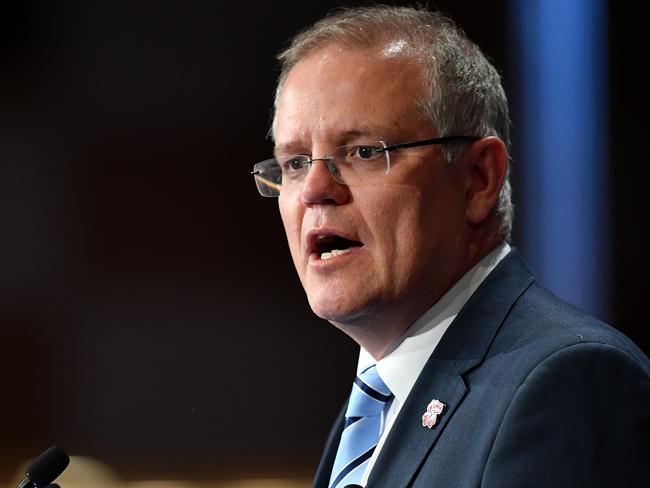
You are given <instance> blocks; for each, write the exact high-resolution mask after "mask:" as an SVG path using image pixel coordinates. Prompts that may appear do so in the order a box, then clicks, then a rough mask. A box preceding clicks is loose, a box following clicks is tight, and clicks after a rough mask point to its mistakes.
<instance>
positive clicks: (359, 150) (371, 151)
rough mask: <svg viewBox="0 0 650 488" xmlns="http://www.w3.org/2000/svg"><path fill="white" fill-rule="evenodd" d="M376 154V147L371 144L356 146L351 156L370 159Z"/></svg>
mask: <svg viewBox="0 0 650 488" xmlns="http://www.w3.org/2000/svg"><path fill="white" fill-rule="evenodd" d="M376 155H377V148H376V147H373V146H356V147H355V148H354V151H353V154H352V157H354V158H355V159H371V158H373V157H375V156H376Z"/></svg>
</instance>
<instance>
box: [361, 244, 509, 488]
mask: <svg viewBox="0 0 650 488" xmlns="http://www.w3.org/2000/svg"><path fill="white" fill-rule="evenodd" d="M509 252H510V246H509V245H508V244H507V243H502V244H500V245H499V246H497V247H496V248H495V249H493V250H492V251H491V252H490V253H489V254H487V255H486V256H485V257H484V258H483V259H481V261H479V262H478V263H477V264H476V265H475V266H474V267H473V268H471V269H470V270H469V271H468V272H467V273H465V274H464V275H463V277H462V278H461V279H460V280H458V281H457V282H456V284H454V286H452V287H451V288H450V289H449V291H447V293H445V294H444V295H443V296H442V297H441V298H440V299H439V300H438V301H437V302H436V303H435V304H434V305H433V306H432V307H431V308H430V309H428V310H427V311H426V312H425V313H424V315H422V316H421V317H420V318H419V319H418V320H416V321H415V322H413V325H411V326H410V327H409V328H408V329H407V330H406V331H405V332H404V334H402V335H401V336H400V337H399V339H397V341H395V343H394V344H393V345H392V346H391V347H390V348H389V353H388V354H386V355H385V356H384V357H383V358H381V359H380V360H379V361H376V360H375V359H374V358H373V357H372V355H371V354H370V353H369V352H368V351H366V350H365V349H364V348H363V347H362V348H361V352H360V353H359V363H358V366H357V374H359V373H361V372H362V371H363V370H365V369H366V368H368V367H369V366H372V365H373V364H375V363H376V364H377V372H378V373H379V376H380V377H381V379H382V380H383V381H384V383H386V386H388V388H389V389H390V391H391V392H392V393H393V395H395V397H394V399H393V401H392V402H391V404H390V406H389V408H388V411H387V412H386V414H385V417H384V419H383V426H382V433H381V436H380V438H379V442H378V444H377V447H376V448H375V451H374V452H373V454H372V457H371V458H370V461H369V462H368V466H367V468H366V471H365V473H364V476H363V480H362V482H361V484H362V485H363V486H365V485H366V484H367V482H368V477H369V476H370V472H371V471H372V468H373V466H374V464H375V461H376V460H377V456H379V453H380V451H381V448H382V446H383V445H384V442H385V441H386V437H387V436H388V433H389V432H390V429H391V427H392V426H393V423H394V422H395V418H396V417H397V415H398V414H399V411H400V409H401V408H402V405H404V402H405V401H406V398H407V397H408V395H409V393H410V392H411V389H412V388H413V385H414V384H415V381H416V380H417V378H418V376H420V373H421V372H422V369H423V368H424V365H425V364H426V362H427V360H428V359H429V357H430V356H431V354H432V353H433V351H434V349H435V348H436V346H437V345H438V343H439V342H440V339H441V338H442V336H443V334H444V333H445V331H446V330H447V328H448V327H449V325H450V324H451V323H452V321H453V320H454V319H455V318H456V315H458V312H460V310H461V308H463V306H464V305H465V303H466V302H467V300H469V298H470V297H471V296H472V294H473V293H474V292H475V291H476V289H477V288H478V287H479V285H480V284H481V283H482V282H483V280H484V279H485V278H486V277H487V276H488V275H489V274H490V273H491V272H492V270H493V269H494V268H495V267H496V266H497V264H499V262H500V261H501V260H502V259H503V258H504V257H505V256H506V255H507V254H508V253H509Z"/></svg>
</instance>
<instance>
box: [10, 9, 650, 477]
mask: <svg viewBox="0 0 650 488" xmlns="http://www.w3.org/2000/svg"><path fill="white" fill-rule="evenodd" d="M390 3H392V4H409V3H408V2H390ZM353 4H354V3H352V2H337V1H319V2H301V3H296V2H291V1H284V0H276V1H275V2H253V3H250V2H245V3H244V2H233V3H229V4H225V3H221V2H216V1H183V2H180V1H171V0H160V1H156V2H153V1H141V0H132V1H124V0H118V1H113V2H73V1H70V0H60V1H58V2H34V1H22V2H5V3H3V5H2V7H1V10H0V228H1V229H2V230H1V232H2V238H1V240H0V375H1V377H0V378H1V382H0V387H1V388H2V390H1V391H2V395H1V396H0V398H1V399H2V401H1V403H0V486H4V485H5V484H6V485H7V486H15V481H14V480H15V478H16V473H17V472H20V469H21V465H22V464H21V463H24V462H25V461H26V460H28V459H30V458H32V457H34V456H36V455H38V454H39V453H40V452H41V451H43V450H44V449H45V448H47V447H48V446H50V445H53V444H59V445H61V446H63V447H65V449H66V450H67V451H68V452H69V453H71V454H74V455H75V456H84V457H88V458H92V459H94V460H98V461H100V462H101V463H103V464H104V465H105V466H106V467H110V470H111V473H112V474H111V476H108V477H107V478H105V483H104V484H103V485H102V483H101V482H99V481H96V482H94V483H90V482H87V481H86V482H84V483H83V484H84V485H85V486H109V485H110V483H111V482H116V481H115V480H116V479H119V480H120V482H121V483H131V484H133V485H134V486H135V485H136V484H138V483H140V484H139V485H137V486H145V485H143V484H142V483H144V482H145V481H147V480H184V482H185V483H190V484H188V485H187V486H199V485H200V484H201V483H211V486H242V487H243V486H244V484H242V483H252V484H249V485H246V486H267V487H270V486H275V485H273V482H272V481H269V480H276V481H275V482H276V483H280V485H278V486H294V485H295V486H306V485H307V484H308V483H309V479H310V477H311V475H312V473H313V472H314V470H315V467H316V465H317V462H318V459H319V455H320V449H321V447H322V445H323V442H324V439H325V436H326V433H327V431H328V429H329V426H330V424H331V422H332V421H333V419H334V417H335V415H336V414H337V412H338V409H339V407H340V405H341V404H342V402H343V401H344V399H345V397H346V396H347V394H348V386H347V385H349V384H350V382H351V381H352V379H353V376H354V368H355V364H356V355H357V348H356V347H355V346H354V344H353V343H352V341H351V340H349V339H347V338H346V337H345V336H343V334H341V333H339V332H338V331H337V330H335V329H334V328H333V327H331V326H330V325H329V324H327V323H325V322H323V321H321V320H319V319H317V318H315V317H314V316H313V315H312V314H311V312H310V310H309V308H308V305H307V301H306V299H305V297H304V293H303V291H302V289H301V287H300V284H299V282H298V279H297V277H296V276H295V273H294V270H293V265H292V263H291V260H290V256H289V253H288V250H287V248H286V243H285V239H284V234H283V230H282V226H281V222H280V219H279V216H278V212H277V204H276V202H275V201H273V200H270V199H263V198H262V197H260V196H259V195H258V194H257V192H256V190H255V187H254V183H253V180H252V178H251V176H250V174H249V172H250V169H251V166H252V165H253V163H255V162H257V161H259V160H262V159H265V158H266V157H268V156H269V155H270V154H271V144H270V142H269V141H268V140H267V139H266V133H267V130H268V126H269V121H270V115H271V111H270V109H271V106H272V98H273V91H274V84H275V78H276V76H277V74H278V69H277V64H276V62H275V59H274V56H275V54H276V53H277V52H278V51H279V50H280V49H282V48H283V46H285V45H286V41H287V40H288V39H289V38H290V36H291V35H293V34H294V33H295V32H296V31H297V30H299V29H301V28H303V27H305V26H307V25H308V24H310V23H312V22H313V21H315V20H316V19H318V18H320V17H322V16H323V15H324V14H325V13H327V12H328V11H329V10H331V9H332V8H334V7H337V6H343V5H348V6H349V5H353ZM357 4H358V3H357ZM435 5H436V6H437V7H438V8H440V9H441V10H443V11H445V12H447V13H449V14H451V15H452V17H454V18H455V19H456V20H457V22H458V23H459V24H460V25H461V26H462V27H463V28H464V29H465V30H466V32H467V33H468V34H469V36H470V37H471V38H472V39H474V40H475V41H476V42H477V43H478V44H479V45H480V46H481V47H482V48H483V49H484V51H485V52H486V53H487V54H488V55H489V56H490V57H491V58H492V59H493V61H494V63H495V65H496V66H497V67H498V68H499V70H500V71H501V72H502V74H503V76H504V81H505V86H506V90H507V91H508V94H509V97H510V100H511V110H512V119H513V151H512V153H513V157H514V161H513V182H514V186H515V194H514V195H515V197H514V198H515V203H516V205H517V218H516V221H515V232H514V236H513V242H514V245H515V246H517V247H518V248H520V250H521V251H522V252H523V254H524V255H525V256H526V257H527V258H528V261H529V262H530V264H531V266H532V267H533V269H534V271H535V272H536V273H537V274H538V276H539V277H540V279H541V280H542V281H543V282H545V283H546V284H547V285H548V286H549V287H550V288H551V289H552V290H553V291H555V292H556V293H558V294H559V295H560V296H562V297H564V298H566V299H568V300H570V301H572V302H574V303H576V304H578V305H579V306H580V307H582V308H584V309H586V310H588V311H589V312H590V313H592V314H594V315H596V316H597V317H599V318H601V319H603V320H605V321H608V322H610V323H613V324H614V325H615V326H616V327H617V328H619V329H620V330H622V331H623V332H625V333H626V334H627V335H628V336H630V337H631V338H632V339H633V340H634V341H635V342H637V344H639V346H640V347H641V348H642V349H643V350H644V351H645V352H646V354H647V353H648V351H649V350H650V337H649V334H648V331H647V318H646V311H645V308H644V307H643V308H642V300H645V296H646V294H647V293H646V292H647V285H646V280H647V276H648V273H649V270H648V257H647V244H645V243H646V241H645V239H644V236H645V231H646V229H647V227H648V218H647V213H648V212H647V205H646V204H643V201H645V198H644V197H645V194H644V192H645V191H647V190H646V189H645V188H642V184H644V182H645V181H646V178H645V177H644V175H645V174H646V173H647V172H646V168H645V166H646V162H645V159H646V154H645V151H642V145H643V143H644V138H646V137H647V135H646V133H647V116H646V114H645V110H643V113H642V106H644V107H645V103H643V100H645V96H644V95H645V86H644V87H643V88H644V90H643V91H642V83H643V84H645V79H644V77H642V76H640V75H639V67H638V66H639V64H640V63H641V62H642V61H641V60H642V59H644V57H643V58H642V55H643V56H644V55H645V52H642V46H645V44H646V43H645V39H643V40H642V38H641V36H642V32H643V27H644V26H643V27H642V26H641V20H640V16H639V15H637V14H636V13H635V12H634V10H633V9H629V8H626V7H625V6H624V5H623V4H622V3H620V2H618V3H615V2H611V3H607V2H606V1H605V0H602V1H598V0H594V1H586V0H584V1H579V0H576V1H563V2H560V1H559V0H548V1H542V0H539V1H533V0H531V1H525V0H521V1H518V0H510V1H506V0H500V1H491V2H474V1H470V0H448V1H438V2H435ZM316 385H318V388H316ZM323 391H327V392H328V394H327V395H323V394H322V392H323ZM73 464H74V463H73ZM78 464H79V465H81V464H82V462H81V461H80V462H79V463H78ZM107 469H108V468H107ZM102 479H104V478H102ZM111 480H112V481H111ZM255 480H257V481H255ZM260 480H262V481H260ZM264 480H266V481H264ZM12 483H13V484H12ZM180 483H181V481H177V484H176V485H174V486H185V485H181V484H180ZM192 483H194V484H192ZM219 483H222V484H221V485H220V484H219ZM228 483H229V484H228ZM260 483H261V484H260ZM62 484H63V485H64V488H73V487H72V486H70V487H67V486H65V483H62ZM146 486H153V485H146ZM157 486H163V485H157ZM164 486H171V485H164Z"/></svg>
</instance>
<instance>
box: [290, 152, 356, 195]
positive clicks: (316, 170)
mask: <svg viewBox="0 0 650 488" xmlns="http://www.w3.org/2000/svg"><path fill="white" fill-rule="evenodd" d="M333 171H336V167H335V166H333V163H332V162H331V161H330V160H329V159H313V160H312V163H311V168H310V169H309V171H308V172H307V175H306V176H305V181H304V183H303V185H302V192H301V196H302V201H303V203H305V204H306V205H313V204H326V203H329V204H333V205H342V204H343V203H345V202H346V201H347V199H348V198H349V189H348V187H347V186H345V185H342V184H341V183H339V182H338V181H336V178H335V175H334V173H333Z"/></svg>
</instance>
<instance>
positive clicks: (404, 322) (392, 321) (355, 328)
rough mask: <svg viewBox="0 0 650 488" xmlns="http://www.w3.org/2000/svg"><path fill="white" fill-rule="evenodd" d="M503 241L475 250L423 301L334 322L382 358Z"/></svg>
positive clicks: (375, 355) (374, 355) (370, 351)
mask: <svg viewBox="0 0 650 488" xmlns="http://www.w3.org/2000/svg"><path fill="white" fill-rule="evenodd" d="M501 244H502V243H493V244H492V245H491V246H490V247H489V248H487V246H485V247H486V249H481V250H480V252H477V253H472V254H474V255H475V256H477V257H475V258H473V259H469V260H467V261H466V262H465V263H464V265H463V266H461V267H459V270H458V271H457V272H456V273H455V274H454V275H453V277H452V278H451V279H450V280H449V282H448V283H447V286H445V287H443V290H442V291H441V292H438V293H436V294H433V295H432V296H429V297H423V299H421V300H419V301H415V300H413V301H411V302H409V303H404V306H403V307H400V308H399V309H397V310H392V311H386V310H375V311H373V312H372V313H366V314H364V315H362V316H358V317H355V318H354V319H352V320H349V321H346V323H344V324H343V323H337V322H332V324H333V325H335V326H336V327H337V328H339V329H341V330H342V331H343V332H344V333H345V334H347V335H348V336H350V337H351V338H352V339H353V340H354V341H355V342H356V343H357V344H359V345H360V346H361V347H363V348H364V349H365V350H366V351H368V352H369V353H370V354H371V355H372V356H373V357H374V358H375V359H376V360H380V359H381V358H383V357H384V355H385V354H387V352H388V351H389V350H390V348H391V346H392V345H393V344H394V343H395V342H396V341H397V340H398V339H399V338H400V337H401V336H402V335H403V334H404V332H405V331H406V330H407V329H408V328H409V327H410V326H411V325H412V324H413V323H414V322H415V321H416V320H417V319H418V318H419V317H421V316H422V314H424V312H426V311H427V310H428V309H429V308H431V307H432V306H433V305H434V304H435V303H437V302H438V300H440V298H441V297H443V296H444V295H445V294H446V293H447V292H448V291H449V290H450V289H451V288H452V287H453V286H454V285H455V284H456V283H457V282H458V281H459V280H460V279H461V278H462V277H463V276H464V275H465V274H466V273H467V272H468V271H469V270H471V269H472V268H473V267H474V266H476V265H477V264H478V263H479V262H480V261H481V260H482V259H484V258H485V257H486V256H487V255H488V254H489V253H490V252H492V251H493V250H494V249H495V248H496V247H498V246H499V245H501Z"/></svg>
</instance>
